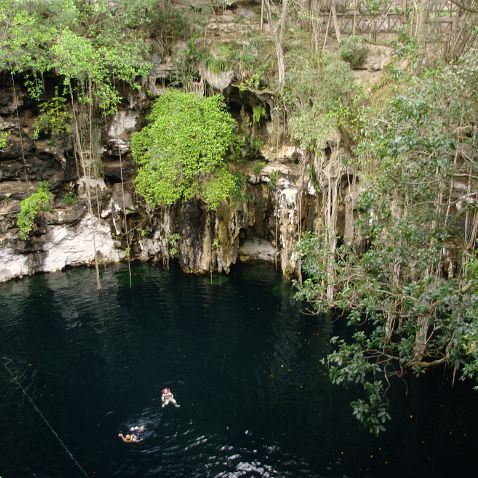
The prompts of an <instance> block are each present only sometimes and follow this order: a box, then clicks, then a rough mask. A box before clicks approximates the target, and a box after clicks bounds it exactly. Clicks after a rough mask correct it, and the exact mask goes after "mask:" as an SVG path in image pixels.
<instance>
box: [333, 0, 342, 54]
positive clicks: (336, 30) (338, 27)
mask: <svg viewBox="0 0 478 478" xmlns="http://www.w3.org/2000/svg"><path fill="white" fill-rule="evenodd" d="M335 3H336V0H332V6H331V7H330V11H331V12H332V20H333V22H334V28H335V36H336V37H337V42H338V44H339V45H340V42H341V41H342V36H341V35H340V26H339V20H338V19H337V10H336V8H335Z"/></svg>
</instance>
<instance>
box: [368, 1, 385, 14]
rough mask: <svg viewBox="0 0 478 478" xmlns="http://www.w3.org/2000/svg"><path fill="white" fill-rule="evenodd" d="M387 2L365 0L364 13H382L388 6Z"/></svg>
mask: <svg viewBox="0 0 478 478" xmlns="http://www.w3.org/2000/svg"><path fill="white" fill-rule="evenodd" d="M389 3H390V1H389V0H365V2H364V5H363V9H364V11H365V12H366V13H372V14H380V13H384V12H385V11H386V9H387V7H388V6H389Z"/></svg>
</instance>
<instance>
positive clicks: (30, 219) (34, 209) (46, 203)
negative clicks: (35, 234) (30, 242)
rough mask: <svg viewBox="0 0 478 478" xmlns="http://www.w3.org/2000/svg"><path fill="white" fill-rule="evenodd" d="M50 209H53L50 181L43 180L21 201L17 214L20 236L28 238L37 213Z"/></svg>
mask: <svg viewBox="0 0 478 478" xmlns="http://www.w3.org/2000/svg"><path fill="white" fill-rule="evenodd" d="M49 210H51V206H50V192H49V190H48V183H46V182H42V183H40V184H39V186H38V188H37V190H36V191H35V192H34V193H33V194H31V195H30V196H28V197H27V198H25V199H24V200H23V201H22V202H21V203H20V212H19V213H18V216H17V226H18V229H19V232H20V237H21V238H22V239H23V240H26V239H27V237H28V234H29V233H30V231H31V230H32V229H33V223H34V221H35V218H36V216H37V214H38V213H39V212H40V211H49Z"/></svg>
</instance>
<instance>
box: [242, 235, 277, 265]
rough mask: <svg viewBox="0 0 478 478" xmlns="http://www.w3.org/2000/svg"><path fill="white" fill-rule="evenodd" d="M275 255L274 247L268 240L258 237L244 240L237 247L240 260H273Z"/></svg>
mask: <svg viewBox="0 0 478 478" xmlns="http://www.w3.org/2000/svg"><path fill="white" fill-rule="evenodd" d="M276 257H277V251H276V250H275V247H274V246H273V245H272V244H271V243H270V242H269V241H266V240H265V239H260V238H258V237H255V238H254V239H251V240H248V241H246V242H245V243H244V244H243V245H242V246H241V247H240V248H239V260H240V261H242V262H247V261H249V260H253V261H265V262H274V261H275V259H276Z"/></svg>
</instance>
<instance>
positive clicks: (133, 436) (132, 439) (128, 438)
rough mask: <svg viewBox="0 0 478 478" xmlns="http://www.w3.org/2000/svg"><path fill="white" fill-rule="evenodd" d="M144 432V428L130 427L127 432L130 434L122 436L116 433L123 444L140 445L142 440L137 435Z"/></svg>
mask: <svg viewBox="0 0 478 478" xmlns="http://www.w3.org/2000/svg"><path fill="white" fill-rule="evenodd" d="M143 430H144V426H143V425H141V426H140V427H138V426H135V427H131V428H130V429H129V431H130V432H131V433H127V434H126V435H123V434H122V433H118V436H119V437H120V438H121V439H122V440H123V441H124V442H125V443H141V442H142V441H143V439H142V438H140V437H139V434H140V433H141V432H142V431H143Z"/></svg>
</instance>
